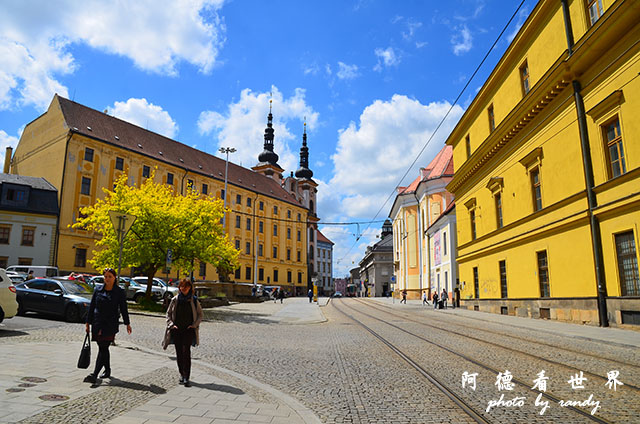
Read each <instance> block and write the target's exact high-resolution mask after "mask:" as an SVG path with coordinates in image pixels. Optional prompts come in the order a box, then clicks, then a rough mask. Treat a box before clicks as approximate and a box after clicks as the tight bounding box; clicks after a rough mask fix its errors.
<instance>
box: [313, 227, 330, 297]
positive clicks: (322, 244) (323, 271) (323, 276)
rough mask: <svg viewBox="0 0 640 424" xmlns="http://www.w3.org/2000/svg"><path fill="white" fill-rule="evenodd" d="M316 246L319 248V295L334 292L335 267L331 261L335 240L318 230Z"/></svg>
mask: <svg viewBox="0 0 640 424" xmlns="http://www.w3.org/2000/svg"><path fill="white" fill-rule="evenodd" d="M316 234H317V237H318V239H317V242H316V246H317V248H318V257H317V258H316V260H317V266H318V268H317V274H318V275H317V278H318V295H330V294H333V268H332V267H331V261H332V259H333V242H332V241H331V240H329V239H328V238H326V237H325V236H324V234H322V233H321V232H320V230H318V231H317V232H316Z"/></svg>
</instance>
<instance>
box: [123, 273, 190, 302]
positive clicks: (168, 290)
mask: <svg viewBox="0 0 640 424" xmlns="http://www.w3.org/2000/svg"><path fill="white" fill-rule="evenodd" d="M133 280H134V281H135V282H137V283H139V284H140V285H142V286H144V287H147V282H148V281H149V279H148V278H147V277H144V276H141V277H133ZM154 288H158V289H160V291H161V292H162V296H161V297H162V298H163V299H165V298H166V299H171V298H172V297H173V296H176V295H177V294H178V292H179V290H178V288H177V287H170V286H169V285H168V284H167V283H165V282H164V281H162V280H161V279H159V278H155V277H154V278H153V285H152V287H151V290H153V289H154Z"/></svg>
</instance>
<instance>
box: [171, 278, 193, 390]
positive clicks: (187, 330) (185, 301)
mask: <svg viewBox="0 0 640 424" xmlns="http://www.w3.org/2000/svg"><path fill="white" fill-rule="evenodd" d="M178 289H179V290H180V292H179V293H178V295H177V296H174V297H173V299H171V303H170V304H169V309H167V329H166V330H165V334H164V340H163V342H162V348H163V349H166V348H167V346H169V345H170V344H171V343H173V344H174V345H175V346H176V358H177V362H178V371H179V372H180V384H184V385H185V387H190V386H191V383H189V377H190V375H191V346H192V345H193V346H197V345H198V344H200V339H199V336H198V327H200V322H201V321H202V307H201V306H200V302H199V301H198V299H197V298H196V296H195V295H194V294H193V284H192V283H191V280H189V279H187V278H183V279H182V280H180V284H179V285H178Z"/></svg>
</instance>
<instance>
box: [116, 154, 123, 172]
mask: <svg viewBox="0 0 640 424" xmlns="http://www.w3.org/2000/svg"><path fill="white" fill-rule="evenodd" d="M116 169H118V170H120V171H123V170H124V159H123V158H118V157H117V158H116Z"/></svg>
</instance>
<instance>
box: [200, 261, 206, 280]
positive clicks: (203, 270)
mask: <svg viewBox="0 0 640 424" xmlns="http://www.w3.org/2000/svg"><path fill="white" fill-rule="evenodd" d="M206 275H207V263H206V262H200V276H201V277H204V276H206Z"/></svg>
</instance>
